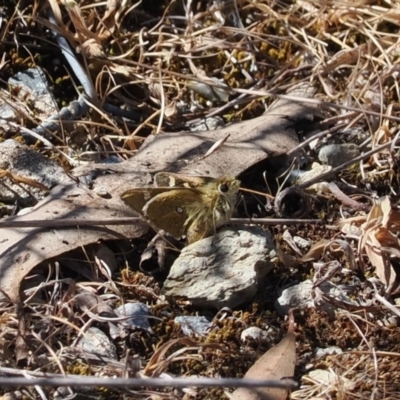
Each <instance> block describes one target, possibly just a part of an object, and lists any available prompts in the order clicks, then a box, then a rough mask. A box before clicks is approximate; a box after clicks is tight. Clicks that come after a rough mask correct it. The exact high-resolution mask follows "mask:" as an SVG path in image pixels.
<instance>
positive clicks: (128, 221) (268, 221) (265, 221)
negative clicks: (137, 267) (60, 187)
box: [0, 217, 321, 229]
mask: <svg viewBox="0 0 400 400" xmlns="http://www.w3.org/2000/svg"><path fill="white" fill-rule="evenodd" d="M138 220H141V221H143V219H142V218H140V217H127V218H104V219H83V218H76V219H72V218H69V219H68V218H65V219H52V220H25V221H18V220H13V221H7V220H5V221H2V222H0V229H1V228H53V229H55V228H66V227H76V226H97V225H132V224H134V223H135V222H137V221H138ZM231 222H233V223H243V224H246V223H247V224H248V223H250V221H249V219H248V218H231ZM319 222H321V220H320V219H278V218H253V219H252V223H253V224H261V225H279V224H284V225H289V224H290V225H292V224H303V223H304V224H316V223H319Z"/></svg>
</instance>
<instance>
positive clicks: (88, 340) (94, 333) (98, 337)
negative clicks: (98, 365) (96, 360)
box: [79, 327, 117, 359]
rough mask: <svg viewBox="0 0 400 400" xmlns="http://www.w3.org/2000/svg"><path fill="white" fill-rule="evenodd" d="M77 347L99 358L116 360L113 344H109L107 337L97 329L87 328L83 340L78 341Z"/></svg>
mask: <svg viewBox="0 0 400 400" xmlns="http://www.w3.org/2000/svg"><path fill="white" fill-rule="evenodd" d="M79 345H81V346H82V350H83V351H85V352H87V353H91V354H94V355H96V356H100V357H108V358H111V359H117V350H116V348H115V346H114V344H113V343H111V341H110V339H109V338H108V336H107V335H106V334H105V333H104V332H103V331H101V330H100V329H98V328H95V327H91V328H89V329H88V330H87V331H86V332H85V334H84V336H83V338H82V339H81V340H80V342H79Z"/></svg>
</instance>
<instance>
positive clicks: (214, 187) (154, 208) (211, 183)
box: [121, 172, 240, 244]
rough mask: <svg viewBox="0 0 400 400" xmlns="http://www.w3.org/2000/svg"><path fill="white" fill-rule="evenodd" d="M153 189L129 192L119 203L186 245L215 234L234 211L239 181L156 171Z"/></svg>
mask: <svg viewBox="0 0 400 400" xmlns="http://www.w3.org/2000/svg"><path fill="white" fill-rule="evenodd" d="M154 181H155V187H145V188H135V189H130V190H128V191H126V192H125V193H123V194H122V196H121V198H122V200H123V201H124V202H125V203H126V204H127V205H128V206H130V207H131V208H133V209H134V210H135V211H136V212H138V213H139V214H141V215H142V216H143V217H145V218H146V219H148V220H149V221H150V223H152V224H153V225H154V226H155V227H156V228H158V229H163V230H164V231H166V232H168V233H170V234H171V235H172V236H173V237H175V238H176V239H180V238H182V237H183V236H186V241H187V243H188V244H190V243H194V242H196V241H198V240H200V239H203V238H205V237H207V236H211V235H212V234H213V233H215V230H216V228H217V227H219V226H221V225H223V224H225V223H226V222H228V221H229V220H230V218H231V216H232V213H233V211H234V209H235V205H236V201H237V198H238V191H239V187H240V181H239V180H238V179H236V178H234V177H229V176H225V177H221V178H210V177H205V176H191V175H181V174H173V173H169V172H160V173H158V174H156V175H155V176H154Z"/></svg>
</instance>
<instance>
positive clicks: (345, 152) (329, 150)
mask: <svg viewBox="0 0 400 400" xmlns="http://www.w3.org/2000/svg"><path fill="white" fill-rule="evenodd" d="M360 154H361V153H360V148H359V147H358V146H357V145H356V144H354V143H343V144H328V145H327V146H324V147H322V148H321V149H320V151H319V153H318V158H319V160H320V161H321V162H322V163H324V164H328V165H330V166H332V167H337V166H338V165H341V164H343V163H345V162H347V161H350V160H352V159H353V158H355V157H357V156H359V155H360Z"/></svg>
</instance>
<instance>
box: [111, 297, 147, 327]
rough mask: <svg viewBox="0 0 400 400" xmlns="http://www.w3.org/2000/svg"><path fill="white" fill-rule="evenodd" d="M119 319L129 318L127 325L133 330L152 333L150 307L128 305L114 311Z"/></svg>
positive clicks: (136, 304) (137, 304)
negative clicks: (143, 330)
mask: <svg viewBox="0 0 400 400" xmlns="http://www.w3.org/2000/svg"><path fill="white" fill-rule="evenodd" d="M114 312H115V314H117V315H118V316H119V317H128V319H127V320H126V324H128V325H130V326H131V327H132V328H137V329H145V330H148V331H151V327H150V323H149V318H148V317H149V316H151V312H150V310H149V307H147V306H146V304H143V303H127V304H123V305H122V306H119V307H118V308H116V309H115V310H114Z"/></svg>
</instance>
